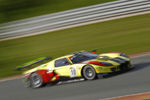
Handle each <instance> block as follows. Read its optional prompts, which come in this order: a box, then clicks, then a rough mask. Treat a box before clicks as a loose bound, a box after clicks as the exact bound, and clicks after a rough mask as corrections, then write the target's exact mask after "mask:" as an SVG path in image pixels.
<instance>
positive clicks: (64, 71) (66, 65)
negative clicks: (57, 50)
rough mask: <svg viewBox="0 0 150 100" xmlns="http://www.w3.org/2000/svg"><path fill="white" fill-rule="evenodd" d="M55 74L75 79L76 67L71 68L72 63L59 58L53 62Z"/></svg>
mask: <svg viewBox="0 0 150 100" xmlns="http://www.w3.org/2000/svg"><path fill="white" fill-rule="evenodd" d="M54 66H55V72H56V73H57V74H58V75H59V76H62V77H70V78H73V77H76V66H73V65H72V63H71V62H70V61H69V60H68V59H67V58H61V59H58V60H56V61H55V62H54Z"/></svg>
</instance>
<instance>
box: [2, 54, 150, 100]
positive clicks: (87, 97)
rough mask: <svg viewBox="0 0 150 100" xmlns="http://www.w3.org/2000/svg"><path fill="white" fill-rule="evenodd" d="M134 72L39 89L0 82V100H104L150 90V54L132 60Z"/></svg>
mask: <svg viewBox="0 0 150 100" xmlns="http://www.w3.org/2000/svg"><path fill="white" fill-rule="evenodd" d="M132 63H133V64H134V65H135V69H133V70H131V71H129V72H126V73H122V74H118V75H112V76H110V77H108V78H105V79H98V80H94V81H82V82H74V83H69V84H61V85H56V86H46V87H43V88H39V89H30V88H25V87H24V85H23V83H22V81H21V80H20V79H16V80H11V81H5V82H1V83H0V100H101V99H103V98H109V97H114V96H122V95H129V94H134V93H140V92H149V91H150V78H149V76H150V55H145V56H141V57H136V58H133V59H132Z"/></svg>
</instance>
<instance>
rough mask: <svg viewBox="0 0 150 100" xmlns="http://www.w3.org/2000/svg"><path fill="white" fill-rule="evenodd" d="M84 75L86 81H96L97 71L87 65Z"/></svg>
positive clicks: (83, 71)
mask: <svg viewBox="0 0 150 100" xmlns="http://www.w3.org/2000/svg"><path fill="white" fill-rule="evenodd" d="M82 75H83V77H84V79H85V80H94V79H95V78H96V72H95V69H94V68H93V67H92V66H90V65H86V66H85V67H84V68H83V70H82Z"/></svg>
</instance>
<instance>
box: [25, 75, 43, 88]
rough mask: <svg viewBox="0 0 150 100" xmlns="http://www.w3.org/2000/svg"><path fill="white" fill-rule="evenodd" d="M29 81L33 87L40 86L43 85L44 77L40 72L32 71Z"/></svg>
mask: <svg viewBox="0 0 150 100" xmlns="http://www.w3.org/2000/svg"><path fill="white" fill-rule="evenodd" d="M28 81H29V84H30V87H31V88H39V87H41V86H43V80H42V77H41V75H39V74H38V73H32V74H31V76H30V78H29V80H28Z"/></svg>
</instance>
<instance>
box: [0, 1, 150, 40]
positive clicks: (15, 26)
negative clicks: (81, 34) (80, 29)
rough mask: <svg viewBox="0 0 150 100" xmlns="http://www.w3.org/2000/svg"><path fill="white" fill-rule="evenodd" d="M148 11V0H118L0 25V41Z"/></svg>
mask: <svg viewBox="0 0 150 100" xmlns="http://www.w3.org/2000/svg"><path fill="white" fill-rule="evenodd" d="M144 11H150V0H119V1H114V2H108V3H104V4H99V5H94V6H89V7H83V8H78V9H74V10H68V11H64V12H59V13H54V14H48V15H43V16H38V17H33V18H28V19H24V20H18V21H13V22H9V23H5V24H0V40H4V39H11V38H15V37H22V36H30V35H36V34H42V33H46V32H51V31H54V30H58V29H62V28H67V27H71V26H77V25H79V24H82V23H87V22H91V21H96V20H104V19H108V18H112V17H116V16H122V15H127V14H133V13H138V12H144Z"/></svg>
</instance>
